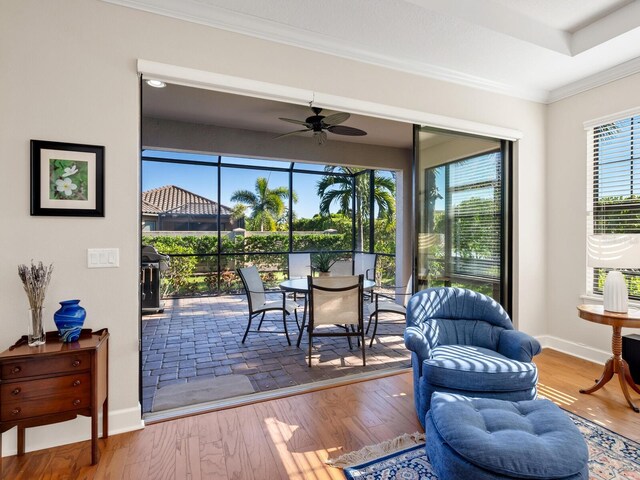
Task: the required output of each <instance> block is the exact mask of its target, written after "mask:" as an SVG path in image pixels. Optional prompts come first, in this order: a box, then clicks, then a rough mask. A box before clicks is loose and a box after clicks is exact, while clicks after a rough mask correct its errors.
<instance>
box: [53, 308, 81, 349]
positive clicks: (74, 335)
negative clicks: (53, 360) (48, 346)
mask: <svg viewBox="0 0 640 480" xmlns="http://www.w3.org/2000/svg"><path fill="white" fill-rule="evenodd" d="M79 303H80V300H64V301H62V302H60V305H61V307H60V309H59V310H58V311H57V312H56V313H54V314H53V321H54V322H55V323H56V327H58V331H59V332H60V339H61V340H62V341H63V342H75V341H76V340H78V338H80V331H81V330H82V326H83V325H84V319H85V317H86V316H87V311H86V310H85V309H84V308H83V307H81V306H80V305H78V304H79Z"/></svg>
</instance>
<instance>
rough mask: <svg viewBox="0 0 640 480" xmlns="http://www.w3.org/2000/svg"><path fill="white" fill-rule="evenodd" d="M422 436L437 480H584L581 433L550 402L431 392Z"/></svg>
mask: <svg viewBox="0 0 640 480" xmlns="http://www.w3.org/2000/svg"><path fill="white" fill-rule="evenodd" d="M425 432H426V436H427V443H426V450H427V455H428V457H429V460H430V462H431V465H433V468H434V471H435V473H436V475H438V478H439V479H440V480H449V479H451V480H453V479H456V480H459V479H474V480H489V479H491V480H494V479H516V478H517V479H524V478H526V479H536V480H537V479H563V480H574V479H585V480H588V478H589V468H588V464H587V463H588V461H589V451H588V450H587V444H586V443H585V441H584V438H583V437H582V434H581V433H580V431H579V430H578V428H577V427H576V426H575V425H574V423H573V422H572V421H571V419H570V418H569V417H568V416H567V415H566V414H565V413H564V412H563V411H562V410H560V408H558V407H557V406H556V405H554V404H553V403H552V402H550V401H549V400H527V401H522V402H509V401H505V400H496V399H489V398H469V397H463V396H461V395H453V394H449V393H434V394H433V396H432V397H431V409H430V410H429V413H428V414H427V416H426V420H425Z"/></svg>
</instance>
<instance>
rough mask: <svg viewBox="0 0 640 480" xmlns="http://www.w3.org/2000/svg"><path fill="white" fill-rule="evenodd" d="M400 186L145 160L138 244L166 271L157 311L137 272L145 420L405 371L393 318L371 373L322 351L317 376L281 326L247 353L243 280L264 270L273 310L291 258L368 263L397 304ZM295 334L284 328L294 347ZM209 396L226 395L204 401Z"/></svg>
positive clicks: (368, 175)
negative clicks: (251, 271) (365, 259)
mask: <svg viewBox="0 0 640 480" xmlns="http://www.w3.org/2000/svg"><path fill="white" fill-rule="evenodd" d="M396 180H397V176H396V172H395V171H391V170H380V169H366V168H355V167H343V166H335V165H327V164H314V163H308V162H291V161H288V162H283V161H278V160H269V159H256V158H246V157H234V156H226V155H225V156H223V155H207V154H202V153H185V152H175V151H166V150H151V149H149V150H144V151H143V152H142V199H141V200H142V201H141V205H142V245H143V246H152V247H153V248H155V250H157V252H158V253H159V254H161V255H162V256H166V257H167V258H168V262H167V265H166V268H164V267H163V269H161V270H158V271H157V272H156V276H157V278H156V280H159V281H158V283H157V285H156V286H155V287H153V288H155V289H156V290H157V292H156V293H157V295H158V298H157V303H155V304H154V303H153V302H151V303H150V302H149V299H150V298H151V297H152V296H153V295H152V294H153V291H152V292H151V294H150V293H149V291H148V290H149V285H147V284H145V283H144V281H146V282H147V283H148V280H149V279H148V274H147V276H146V277H144V275H145V262H144V260H145V257H144V255H143V265H142V270H141V271H142V272H143V277H144V278H143V288H142V295H143V298H142V300H141V302H142V307H143V316H142V403H143V411H144V412H146V414H147V415H148V416H149V418H153V417H154V416H157V415H160V416H162V415H163V414H165V413H166V412H169V413H170V412H171V411H172V409H173V408H179V407H180V403H181V402H182V403H184V405H183V406H187V405H189V404H190V403H192V401H193V399H194V398H200V399H202V398H210V399H211V400H210V401H212V402H214V404H215V403H216V402H225V401H228V399H229V398H230V397H232V398H236V399H237V398H241V397H245V398H251V396H254V397H257V396H260V395H268V394H270V393H273V392H274V391H276V390H277V391H279V392H286V391H297V390H298V389H301V388H308V386H309V385H312V384H315V385H322V384H324V383H327V382H335V381H341V380H343V379H344V378H352V376H367V375H377V374H380V372H381V371H383V372H385V371H394V370H397V369H402V368H406V367H408V366H409V364H410V363H409V355H408V353H407V351H406V349H405V348H404V345H403V341H402V337H401V334H402V331H403V328H404V318H403V317H402V316H398V315H389V314H383V315H382V316H381V317H380V319H381V321H380V326H379V328H378V330H377V333H376V336H375V341H374V342H373V343H372V345H371V347H369V345H367V366H366V367H363V366H362V362H361V358H360V356H359V351H358V349H357V348H355V346H354V348H350V347H349V345H348V343H347V342H346V340H344V339H334V338H327V339H323V340H322V341H321V342H319V343H318V344H317V345H316V343H314V349H315V350H316V351H317V352H318V355H317V358H316V360H315V364H314V366H313V368H309V367H308V366H307V363H306V358H307V357H306V350H307V346H306V341H305V340H303V341H302V345H301V348H300V347H298V346H297V345H296V344H295V342H293V344H292V345H288V342H287V340H286V338H285V335H284V334H283V333H282V332H281V331H280V330H281V329H282V325H281V322H282V320H281V318H282V316H281V313H272V314H268V315H267V316H266V319H265V322H264V326H262V328H261V329H262V330H263V332H267V333H262V334H260V335H253V334H252V335H249V336H248V338H247V340H246V342H245V343H242V341H241V340H242V336H243V332H244V329H245V326H246V325H247V321H248V305H247V299H246V296H245V294H244V292H243V285H242V282H241V280H240V278H239V277H238V274H237V269H238V268H242V267H246V266H256V268H257V269H258V271H259V272H260V277H261V279H262V281H263V282H264V285H265V288H266V289H267V291H268V292H270V293H268V294H267V296H268V297H272V298H273V299H277V298H282V297H281V295H282V294H281V293H280V289H279V284H280V283H281V282H282V281H283V280H285V279H287V278H288V255H289V253H299V252H306V253H309V254H310V255H311V258H312V259H313V260H312V262H313V261H314V260H315V258H316V257H317V256H329V257H330V258H331V261H332V262H335V263H334V265H340V264H343V265H344V264H347V263H349V264H350V262H351V261H352V258H353V256H354V254H356V253H374V254H376V257H377V263H376V269H375V274H374V275H373V276H372V280H373V281H374V282H375V284H376V289H377V290H379V291H383V290H384V291H387V293H390V294H393V293H394V292H395V286H396V285H400V283H398V281H396V271H397V268H396V261H395V258H396V242H397V235H398V233H397V232H398V229H397V225H396V218H397V205H396V198H397V195H398V194H397V189H396ZM158 275H159V276H158ZM400 282H401V281H400ZM153 288H151V290H153ZM146 295H149V296H148V297H146ZM297 301H298V302H299V303H300V305H301V306H302V300H301V299H297ZM368 301H370V299H369V300H368ZM385 315H386V316H385ZM367 320H368V319H367ZM296 328H297V325H296V323H295V322H292V321H290V323H289V329H290V333H291V334H292V337H293V338H294V339H295V337H296V336H297V335H298V330H296ZM268 332H272V333H268ZM369 335H370V334H369ZM368 343H369V340H367V344H368ZM238 380H240V383H241V384H242V383H243V382H244V383H243V384H242V385H238V384H237V381H238ZM220 382H222V383H220ZM225 382H227V383H229V384H230V385H227V384H226V383H225ZM208 384H209V385H215V386H216V388H215V390H218V391H222V392H223V394H224V391H225V390H227V393H228V395H227V396H219V395H212V396H210V397H207V394H208V393H211V392H210V391H209V392H208V391H206V390H207V387H206V385H208ZM219 385H222V387H220V388H218V386H219ZM194 386H196V387H197V388H200V386H204V387H203V389H204V390H205V391H204V392H203V393H202V395H203V396H202V397H198V392H196V393H194V394H193V395H191V396H189V395H187V396H186V397H185V396H184V391H188V390H189V388H190V387H194ZM172 389H176V392H177V393H176V394H175V396H174V397H175V398H173V400H175V401H174V402H172V401H169V402H166V401H162V400H163V396H162V395H160V396H159V394H160V392H170V391H172ZM211 389H212V388H211V387H209V390H211ZM161 397H162V398H161ZM159 398H160V400H159ZM164 400H166V399H164ZM206 403H207V402H205V404H206ZM209 403H210V402H209Z"/></svg>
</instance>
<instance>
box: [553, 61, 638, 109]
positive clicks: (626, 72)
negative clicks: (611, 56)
mask: <svg viewBox="0 0 640 480" xmlns="http://www.w3.org/2000/svg"><path fill="white" fill-rule="evenodd" d="M638 72H640V57H637V58H634V59H632V60H629V61H627V62H624V63H621V64H619V65H616V66H615V67H611V68H609V69H607V70H603V71H602V72H599V73H596V74H595V75H590V76H588V77H585V78H581V79H580V80H577V81H575V82H572V83H569V84H567V85H564V86H562V87H559V88H556V89H555V90H552V91H551V92H549V97H548V98H547V101H546V103H554V102H557V101H559V100H563V99H565V98H568V97H571V96H573V95H577V94H579V93H582V92H586V91H587V90H591V89H592V88H596V87H601V86H602V85H606V84H607V83H611V82H614V81H616V80H620V79H621V78H625V77H628V76H630V75H634V74H636V73H638Z"/></svg>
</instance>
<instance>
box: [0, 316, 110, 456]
mask: <svg viewBox="0 0 640 480" xmlns="http://www.w3.org/2000/svg"><path fill="white" fill-rule="evenodd" d="M26 343H27V342H26V337H22V338H21V339H20V340H18V342H16V344H15V345H13V346H12V347H11V348H9V349H8V350H6V351H4V352H2V353H0V451H1V449H2V432H6V431H7V430H9V429H10V428H13V427H16V426H17V427H18V455H23V454H24V440H25V432H24V431H25V428H28V427H36V426H40V425H49V424H52V423H57V422H63V421H66V420H72V419H74V418H76V417H77V416H78V415H84V416H87V417H91V464H92V465H94V464H96V463H97V461H98V442H97V440H98V413H99V408H100V407H102V436H103V438H107V437H108V435H109V427H108V425H109V423H108V417H109V415H108V398H109V382H108V372H109V367H108V364H109V332H108V331H107V329H106V328H105V329H102V330H99V331H97V332H92V331H91V330H89V329H83V330H82V333H81V335H80V338H79V339H78V341H77V342H71V343H63V342H61V341H60V339H59V334H58V332H47V341H46V343H45V344H44V345H41V346H39V347H29V346H28V345H27V344H26Z"/></svg>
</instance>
